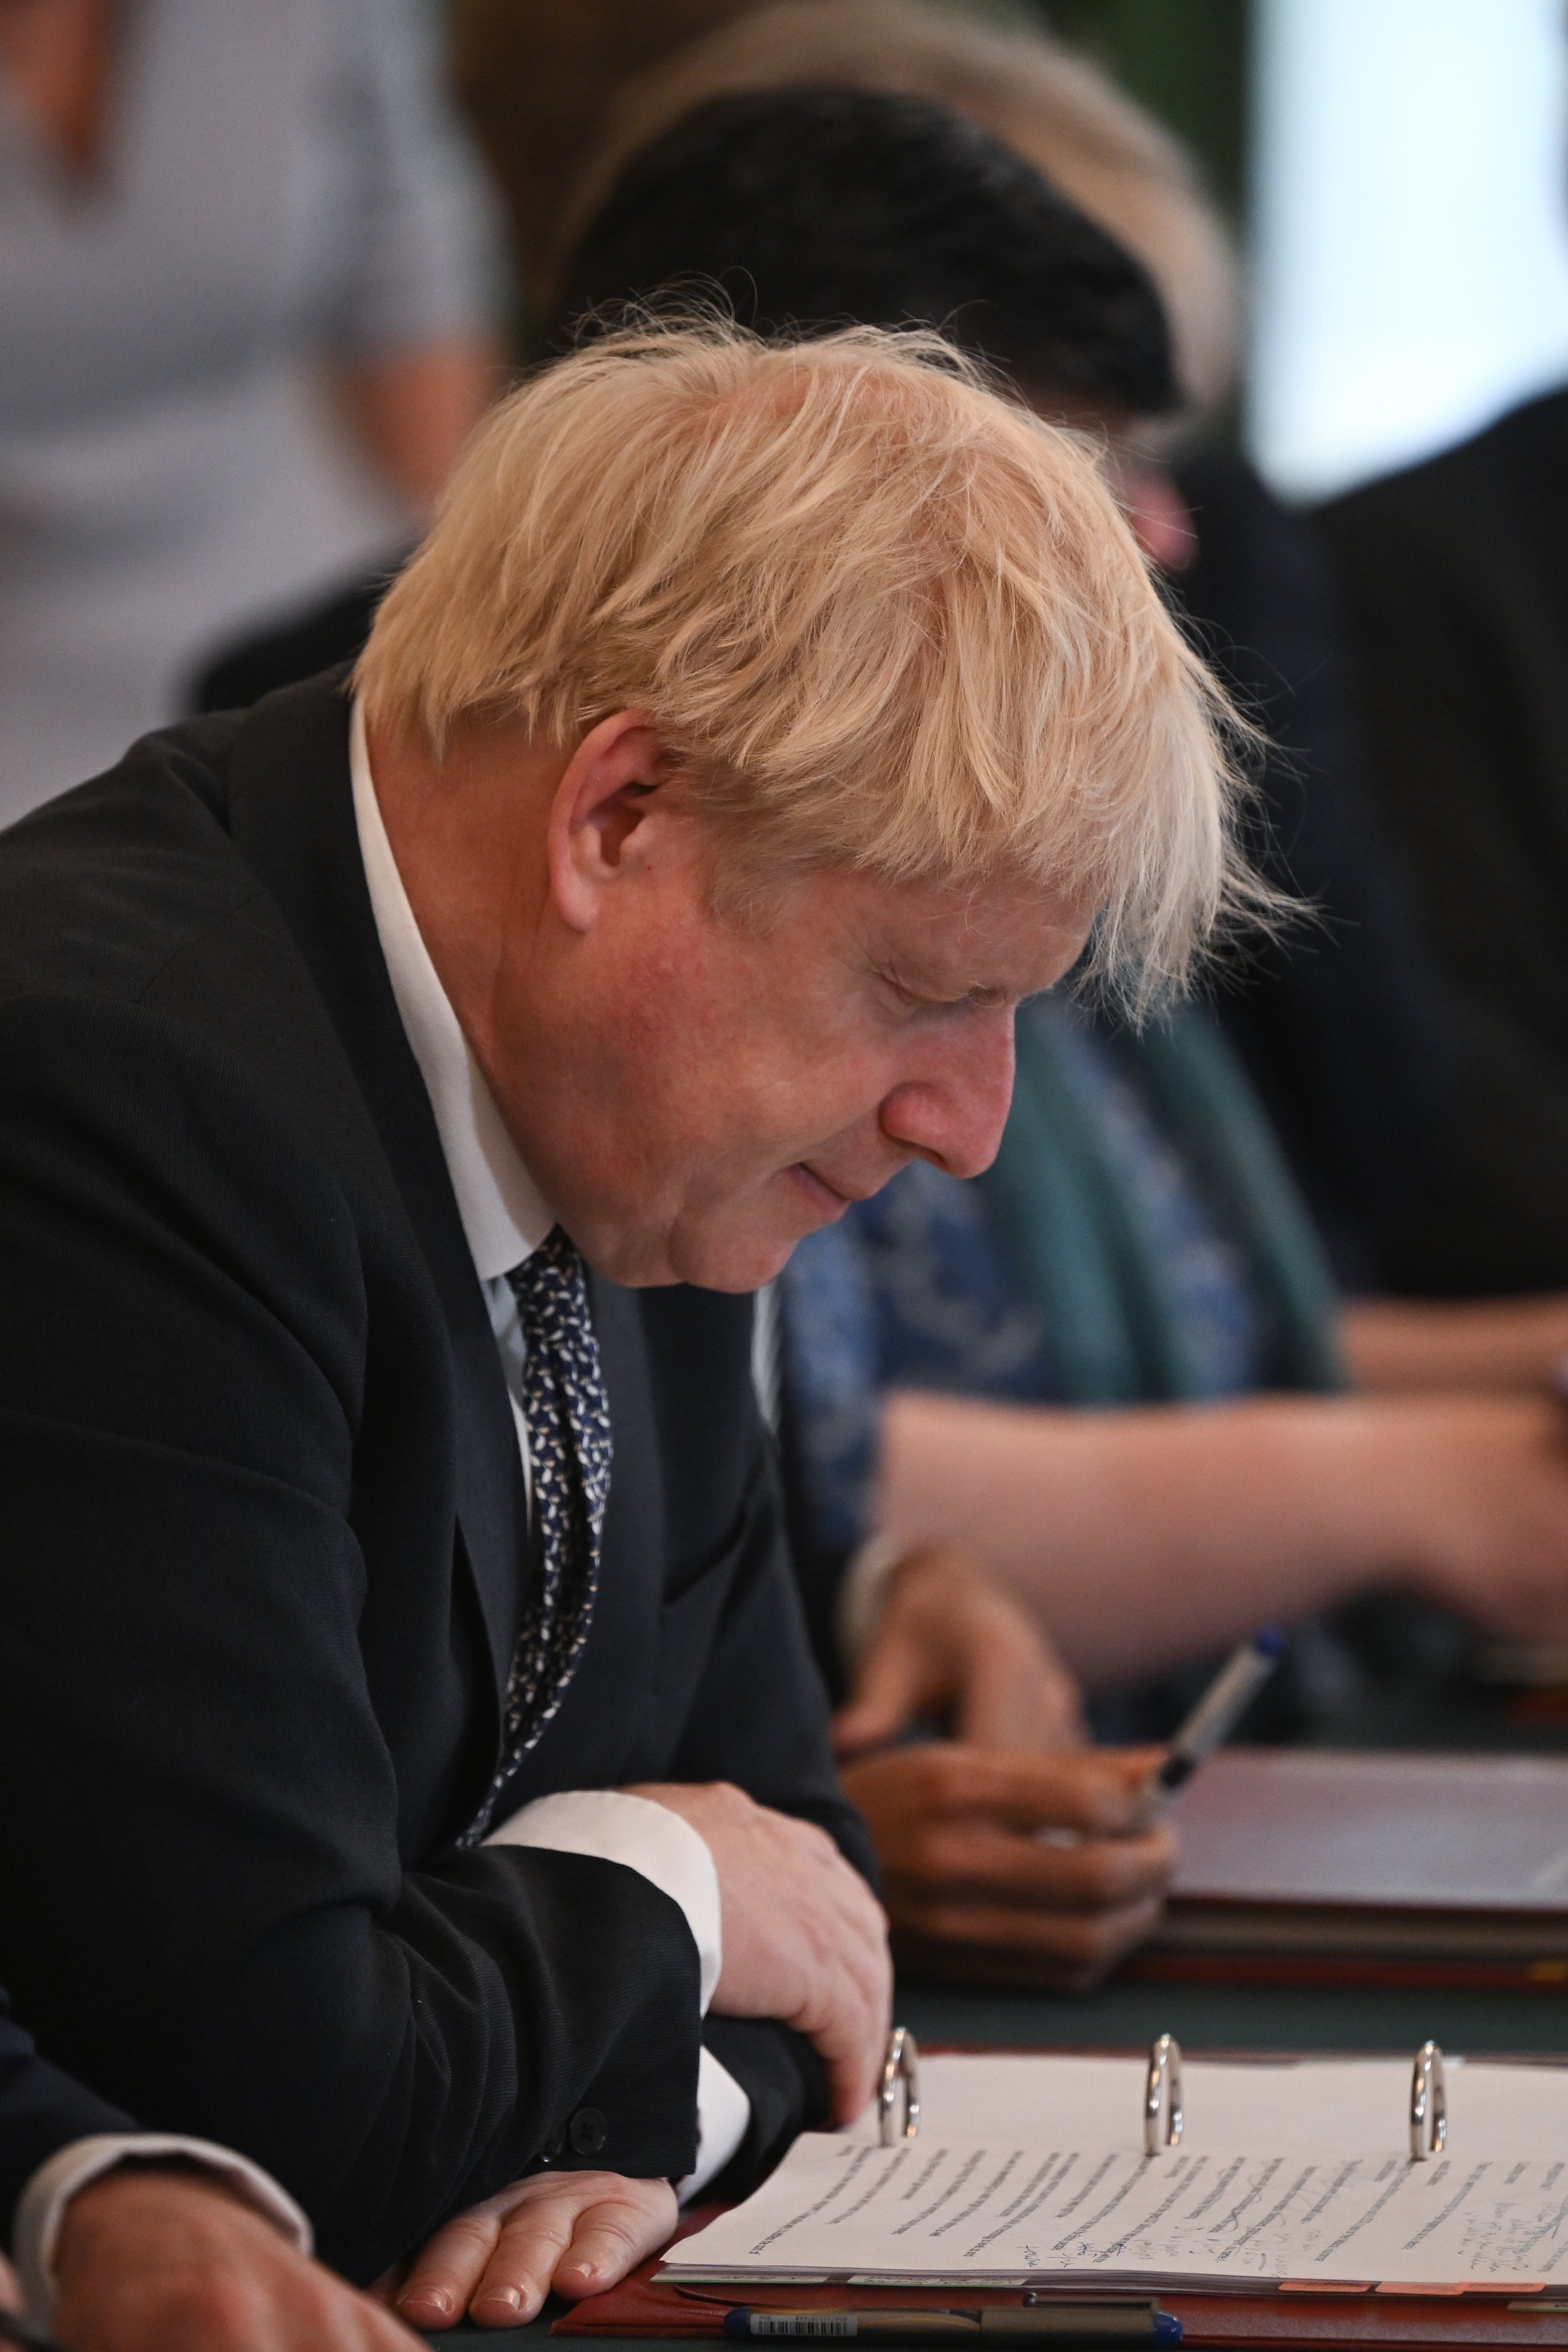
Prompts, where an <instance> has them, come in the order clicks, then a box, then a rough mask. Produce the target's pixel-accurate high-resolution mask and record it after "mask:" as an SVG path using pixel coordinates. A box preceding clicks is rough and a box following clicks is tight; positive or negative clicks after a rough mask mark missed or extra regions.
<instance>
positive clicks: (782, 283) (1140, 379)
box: [548, 89, 1179, 416]
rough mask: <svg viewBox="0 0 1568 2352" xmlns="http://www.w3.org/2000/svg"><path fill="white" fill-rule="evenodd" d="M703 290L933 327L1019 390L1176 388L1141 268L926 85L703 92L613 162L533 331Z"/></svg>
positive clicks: (857, 319)
mask: <svg viewBox="0 0 1568 2352" xmlns="http://www.w3.org/2000/svg"><path fill="white" fill-rule="evenodd" d="M715 289H717V291H718V293H719V294H720V295H721V297H722V298H723V299H725V300H726V301H727V303H728V304H729V305H730V307H731V309H732V310H733V311H734V314H735V316H736V318H737V319H739V320H741V322H742V324H743V325H747V326H753V327H755V328H757V329H758V330H759V331H762V332H763V333H777V332H780V331H793V332H800V331H805V332H810V331H812V330H814V329H815V330H816V331H826V330H830V329H832V328H834V327H838V326H843V325H845V324H846V323H849V322H853V323H856V324H859V325H864V326H878V327H897V326H903V325H908V324H911V323H918V324H921V325H924V326H935V327H938V328H941V329H942V331H944V332H945V333H946V334H947V336H948V337H949V339H950V340H951V341H953V342H954V343H956V344H958V345H960V346H961V347H962V348H963V349H964V350H965V351H968V352H973V353H976V354H979V355H981V356H983V357H984V358H985V359H987V360H989V361H990V362H992V363H993V364H994V365H995V366H996V367H998V368H1000V369H1001V370H1002V371H1003V373H1005V374H1006V375H1008V376H1009V377H1011V378H1012V379H1013V381H1014V382H1015V383H1017V384H1019V385H1020V386H1021V387H1022V388H1024V389H1026V391H1028V392H1029V393H1031V394H1037V395H1038V394H1042V393H1046V394H1048V393H1056V394H1071V395H1075V396H1077V397H1078V398H1079V399H1081V400H1083V401H1085V402H1086V403H1089V404H1094V405H1097V406H1104V405H1114V406H1116V407H1118V408H1121V409H1123V410H1126V411H1128V412H1130V413H1131V414H1132V415H1140V416H1148V415H1159V414H1161V413H1162V412H1163V411H1165V410H1168V409H1171V408H1173V407H1174V406H1176V405H1177V404H1178V401H1179V394H1178V392H1177V387H1176V382H1175V377H1174V374H1173V368H1172V363H1171V345H1170V337H1169V333H1168V331H1167V329H1166V324H1165V315H1164V311H1163V308H1162V305H1161V302H1160V298H1159V295H1158V294H1157V293H1156V291H1155V289H1154V285H1153V281H1152V278H1150V277H1149V275H1148V273H1147V272H1146V271H1145V270H1144V269H1143V268H1142V266H1141V265H1140V264H1139V263H1138V262H1137V261H1135V260H1134V259H1133V257H1132V256H1131V254H1129V253H1126V252H1124V251H1123V249H1122V247H1121V246H1119V245H1118V244H1117V243H1116V241H1115V240H1114V238H1112V237H1110V236H1107V234H1106V233H1105V231H1104V230H1103V229H1100V228H1097V227H1096V226H1095V225H1094V223H1093V222H1092V221H1090V220H1089V219H1087V218H1086V217H1085V215H1083V214H1082V213H1080V212H1079V210H1078V207H1077V206H1076V205H1073V204H1070V203H1069V202H1068V198H1067V197H1066V196H1064V195H1062V194H1059V193H1058V191H1057V189H1055V188H1054V187H1052V185H1051V184H1050V183H1049V182H1048V181H1047V180H1046V179H1045V178H1044V177H1042V175H1041V174H1040V173H1038V172H1037V171H1036V170H1035V168H1034V166H1033V165H1032V164H1031V163H1026V162H1025V161H1024V159H1023V158H1022V157H1021V156H1018V155H1015V154H1014V153H1013V152H1012V150H1011V149H1010V148H1007V147H1005V146H1004V145H1003V144H1002V143H1001V142H1000V141H999V140H996V139H994V138H993V137H992V136H991V134H990V133H989V132H988V131H983V130H982V129H981V128H980V127H979V126H978V124H975V123H972V122H969V121H964V120H963V118H962V117H961V116H958V115H955V114H951V113H949V112H948V110H947V109H946V108H945V107H942V106H936V105H933V104H931V102H930V101H929V100H925V99H916V98H902V97H897V96H894V95H892V94H890V93H885V92H882V91H877V90H861V89H775V90H763V91H752V92H747V93H745V94H744V95H742V96H739V97H732V98H721V99H714V100H710V101H709V102H708V103H707V104H705V105H702V106H700V107H696V108H694V109H693V110H692V111H691V112H690V113H689V114H688V115H686V116H684V117H683V118H682V120H681V121H679V122H678V123H676V124H675V125H674V126H673V128H672V129H670V130H669V131H666V132H665V134H664V135H663V137H661V138H659V139H657V140H655V141H654V142H653V143H652V144H651V145H650V146H648V147H646V148H645V149H644V150H643V152H641V154H639V155H637V156H636V157H635V158H634V159H633V161H632V162H631V163H628V164H627V166H626V170H625V171H624V172H623V173H622V174H621V176H620V178H619V179H618V180H617V181H616V184H615V186H614V187H613V188H612V190H611V192H610V194H609V195H608V196H607V197H606V199H605V204H604V206H603V208H602V210H601V211H600V213H599V214H598V215H597V217H596V218H595V221H594V222H593V223H592V225H591V226H589V227H588V229H587V230H586V231H585V232H584V236H583V237H582V239H581V241H580V243H579V244H578V246H577V247H576V249H575V251H574V253H572V254H571V255H570V256H569V257H568V258H567V260H566V262H565V264H564V267H563V272H562V274H561V278H560V282H559V292H558V297H557V301H556V308H555V315H554V320H553V323H552V328H551V330H550V332H549V336H548V341H549V343H550V346H551V347H552V349H555V350H561V349H563V348H564V347H565V346H566V345H568V344H570V343H571V342H572V341H574V340H577V339H578V338H580V337H581V336H582V335H584V334H590V335H591V334H592V333H593V331H594V326H595V321H594V319H593V317H592V315H591V314H593V313H595V312H599V313H602V314H605V315H612V314H614V313H615V312H616V310H618V309H620V308H621V307H622V306H625V305H626V304H628V303H638V304H642V305H645V306H647V307H651V308H653V309H656V310H658V309H665V308H669V307H673V306H678V305H679V306H683V307H686V308H689V307H690V306H691V305H692V303H693V302H694V301H701V300H703V299H708V300H711V299H714V294H715Z"/></svg>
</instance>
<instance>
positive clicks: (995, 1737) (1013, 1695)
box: [833, 1544, 1083, 1757]
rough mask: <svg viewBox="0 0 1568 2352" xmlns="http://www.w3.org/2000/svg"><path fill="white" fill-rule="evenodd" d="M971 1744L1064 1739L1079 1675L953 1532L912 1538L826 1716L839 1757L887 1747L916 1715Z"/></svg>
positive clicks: (1076, 1708) (1023, 1744)
mask: <svg viewBox="0 0 1568 2352" xmlns="http://www.w3.org/2000/svg"><path fill="white" fill-rule="evenodd" d="M920 1717H925V1718H927V1719H929V1720H931V1721H932V1722H935V1723H939V1724H940V1725H941V1726H942V1728H943V1729H944V1730H948V1731H951V1732H952V1736H953V1738H955V1739H963V1740H966V1741H967V1742H968V1743H969V1744H970V1745H971V1746H972V1747H975V1748H1065V1747H1070V1746H1072V1745H1073V1744H1074V1743H1075V1742H1076V1741H1078V1740H1079V1739H1081V1738H1082V1737H1083V1710H1082V1699H1081V1695H1080V1693H1079V1687H1078V1685H1077V1683H1076V1682H1075V1681H1074V1680H1073V1677H1072V1675H1070V1674H1069V1673H1068V1669H1067V1667H1066V1666H1065V1665H1063V1664H1062V1662H1061V1660H1060V1659H1059V1658H1058V1656H1057V1654H1056V1653H1055V1651H1054V1650H1053V1649H1052V1648H1051V1646H1050V1644H1049V1643H1048V1642H1047V1639H1046V1637H1045V1635H1044V1633H1042V1632H1041V1630H1040V1628H1039V1626H1038V1624H1037V1622H1036V1621H1035V1619H1034V1618H1033V1617H1031V1616H1030V1615H1029V1614H1028V1612H1026V1610H1025V1609H1023V1608H1022V1607H1021V1606H1020V1604H1019V1603H1018V1602H1017V1601H1015V1600H1014V1598H1013V1596H1012V1595H1011V1593H1009V1592H1008V1591H1006V1590H1005V1587H1004V1586H1003V1585H1001V1584H1000V1583H999V1582H998V1581H997V1580H996V1579H995V1578H994V1576H992V1575H991V1574H990V1573H989V1571H988V1570H985V1569H984V1568H982V1567H981V1565H980V1563H979V1561H978V1560H977V1559H975V1558H974V1557H973V1554H972V1553H971V1552H969V1551H967V1550H966V1549H964V1548H963V1545H961V1544H928V1545H922V1546H921V1547H920V1548H919V1549H914V1550H911V1551H910V1552H909V1553H908V1554H907V1555H906V1557H905V1558H904V1559H901V1560H900V1562H899V1565H898V1567H897V1568H896V1569H895V1570H893V1572H892V1575H891V1576H890V1577H889V1580H888V1584H887V1587H886V1590H885V1591H884V1594H883V1597H882V1606H881V1611H880V1613H879V1617H878V1619H877V1629H876V1632H875V1633H874V1634H873V1636H872V1638H871V1641H870V1643H869V1644H868V1647H867V1650H866V1654H865V1655H864V1657H863V1658H862V1659H861V1660H860V1663H859V1666H858V1671H857V1674H856V1676H855V1685H854V1688H853V1689H852V1690H851V1692H850V1694H849V1699H848V1703H847V1706H844V1707H843V1708H842V1709H841V1710H840V1712H839V1714H838V1716H837V1718H836V1719H835V1722H834V1726H833V1744H834V1747H835V1748H837V1752H838V1754H839V1755H840V1756H841V1757H850V1756H857V1755H860V1754H862V1753H863V1752H864V1751H865V1750H866V1749H868V1748H883V1747H886V1746H887V1744H888V1743H889V1740H893V1739H896V1738H898V1737H899V1735H900V1732H902V1731H905V1730H907V1729H908V1727H909V1726H910V1724H911V1723H912V1722H914V1721H915V1720H917V1719H918V1718H920Z"/></svg>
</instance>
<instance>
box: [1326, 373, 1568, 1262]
mask: <svg viewBox="0 0 1568 2352" xmlns="http://www.w3.org/2000/svg"><path fill="white" fill-rule="evenodd" d="M1565 513H1568V389H1563V390H1559V391H1556V392H1550V393H1547V394H1545V395H1544V396H1543V397H1542V398H1541V399H1538V400H1532V401H1530V402H1528V403H1526V404H1524V405H1523V406H1522V407H1520V408H1516V409H1514V410H1513V411H1512V412H1511V414H1510V415H1506V416H1504V417H1502V418H1500V420H1499V421H1498V422H1497V423H1496V424H1493V425H1489V427H1488V428H1487V430H1486V431H1485V432H1483V433H1479V434H1477V435H1476V436H1474V437H1473V438H1471V439H1470V440H1468V441H1466V442H1464V443H1463V444H1462V445H1461V446H1459V447H1458V448H1454V449H1448V450H1446V451H1444V452H1443V453H1442V454H1441V455H1440V456H1438V457H1431V458H1428V459H1427V460H1426V463H1425V464H1423V465H1418V466H1412V467H1406V468H1405V469H1404V470H1402V471H1401V472H1399V473H1396V474H1393V475H1390V476H1388V477H1387V478H1384V479H1383V480H1381V481H1374V482H1370V483H1368V484H1366V485H1365V486H1364V487H1363V488H1360V489H1356V490H1352V491H1351V492H1350V493H1349V494H1348V495H1346V496H1345V497H1342V498H1340V499H1334V500H1333V501H1332V502H1331V504H1329V505H1327V506H1325V507H1322V508H1321V509H1319V511H1318V515H1317V518H1316V520H1317V521H1318V523H1319V525H1320V527H1321V530H1322V532H1323V535H1324V538H1325V541H1326V542H1327V545H1328V547H1329V549H1330V551H1331V555H1332V557H1333V559H1334V561H1335V562H1336V564H1337V566H1338V569H1339V578H1340V584H1341V586H1342V591H1343V598H1344V609H1345V614H1346V619H1347V625H1348V642H1349V644H1350V646H1351V649H1352V656H1353V664H1354V680H1355V686H1356V689H1357V692H1358V696H1359V701H1360V711H1361V716H1362V719H1363V722H1364V728H1365V735H1366V740H1367V744H1368V748H1369V751H1370V769H1371V775H1372V780H1373V786H1374V787H1375V790H1376V793H1377V796H1378V800H1379V803H1380V806H1381V810H1382V814H1383V817H1384V822H1385V824H1387V826H1388V829H1389V831H1390V832H1391V834H1392V835H1393V836H1394V839H1395V840H1396V841H1397V843H1398V844H1399V845H1400V847H1401V849H1402V850H1403V851H1404V853H1405V856H1406V857H1407V858H1408V860H1409V864H1410V867H1411V870H1412V872H1413V873H1414V875H1415V881H1416V885H1417V887H1418V891H1419V896H1420V905H1421V911H1422V914H1423V917H1424V919H1425V921H1426V927H1427V929H1428V931H1429V933H1430V936H1431V939H1432V941H1433V943H1434V946H1435V947H1436V950H1437V953H1438V955H1439V957H1440V958H1441V961H1442V963H1443V965H1444V968H1445V970H1446V971H1447V974H1448V977H1449V979H1450V981H1451V982H1454V983H1455V984H1457V985H1458V986H1459V987H1461V988H1462V989H1463V990H1464V991H1465V992H1466V995H1467V997H1468V1001H1469V1003H1470V1004H1471V1005H1472V1007H1473V1008H1474V1020H1475V1024H1476V1028H1477V1031H1478V1033H1479V1040H1480V1047H1481V1050H1480V1051H1479V1052H1478V1054H1477V1055H1476V1065H1477V1085H1478V1093H1479V1100H1478V1102H1477V1104H1476V1107H1475V1109H1474V1112H1473V1114H1472V1116H1471V1117H1470V1118H1468V1120H1467V1122H1466V1126H1465V1130H1464V1135H1463V1154H1462V1158H1461V1160H1460V1163H1459V1167H1458V1177H1457V1181H1455V1183H1454V1184H1453V1185H1452V1186H1451V1187H1450V1197H1449V1198H1448V1200H1447V1202H1446V1203H1445V1208H1446V1213H1445V1215H1444V1217H1443V1221H1442V1223H1441V1225H1440V1226H1439V1227H1438V1228H1437V1230H1436V1232H1434V1233H1433V1234H1430V1235H1429V1237H1426V1258H1427V1262H1428V1265H1429V1267H1430V1273H1431V1278H1432V1281H1433V1286H1435V1287H1436V1286H1441V1287H1444V1288H1448V1289H1454V1290H1458V1289H1463V1288H1468V1287H1473V1286H1476V1285H1477V1284H1478V1283H1481V1282H1490V1283H1494V1284H1498V1285H1504V1284H1506V1285H1507V1286H1510V1287H1514V1288H1519V1289H1528V1288H1531V1287H1533V1286H1538V1285H1540V1284H1542V1283H1549V1282H1561V1281H1562V1280H1563V1276H1564V1273H1565V1271H1568V1245H1565V1243H1564V1236H1563V1224H1564V1213H1563V1154H1562V1150H1561V1137H1562V1135H1563V1124H1564V1112H1563V1103H1564V1100H1565V1098H1568V551H1565V547H1564V540H1563V515H1564V514H1565ZM1500 940H1506V942H1507V947H1506V952H1504V953H1501V954H1500V953H1499V951H1498V945H1499V941H1500ZM1500 1183H1502V1184H1506V1185H1507V1186H1508V1187H1509V1188H1510V1192H1512V1193H1513V1195H1514V1196H1515V1201H1516V1206H1515V1210H1514V1213H1512V1214H1511V1215H1510V1216H1508V1217H1506V1218H1505V1219H1504V1220H1502V1221H1501V1223H1500V1222H1499V1221H1498V1220H1497V1218H1496V1217H1495V1216H1494V1214H1493V1213H1492V1207H1493V1202H1494V1201H1495V1198H1496V1195H1497V1192H1498V1189H1499V1186H1500Z"/></svg>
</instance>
